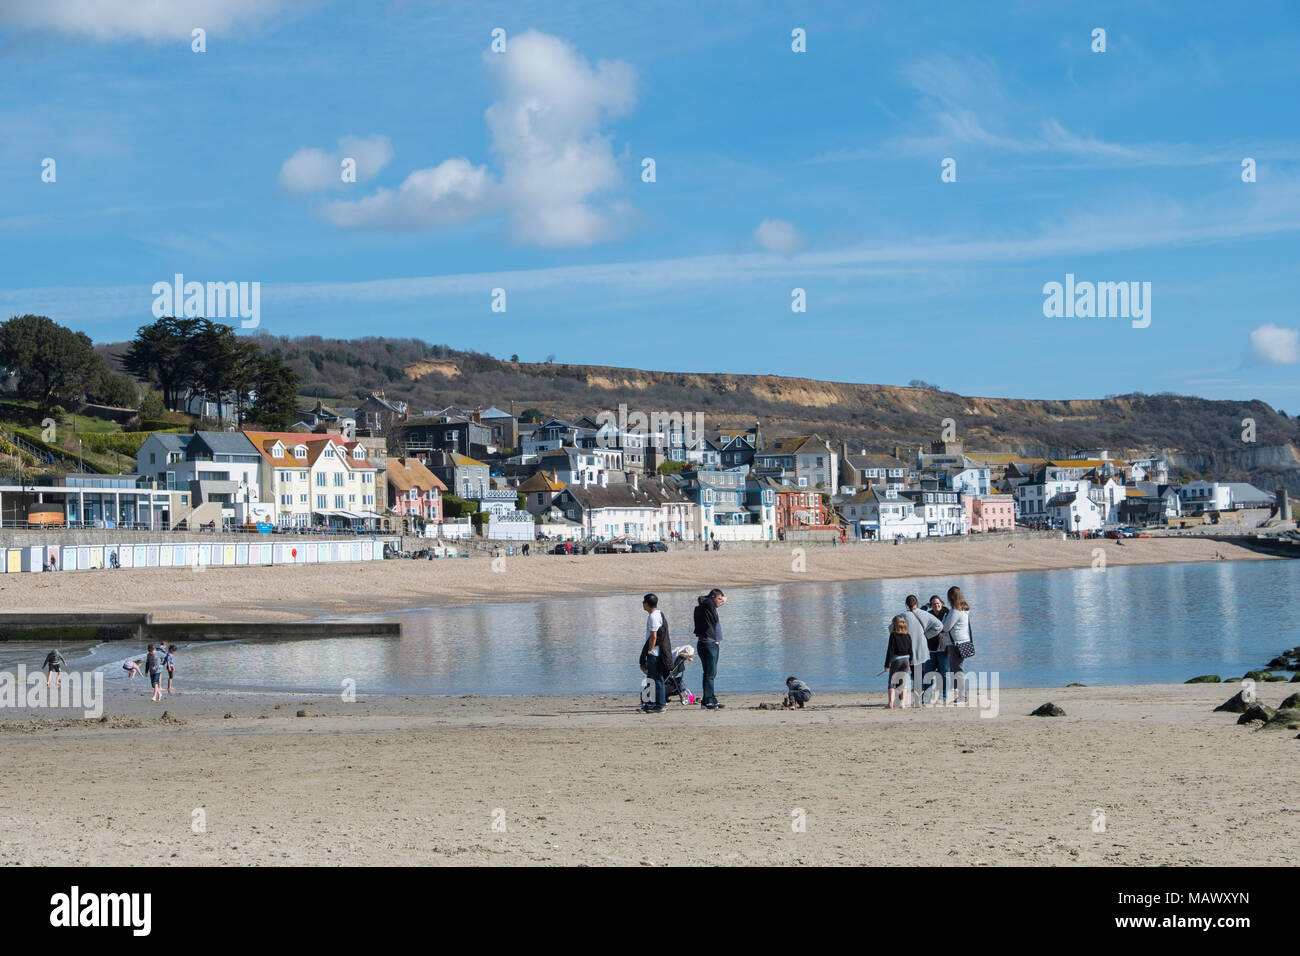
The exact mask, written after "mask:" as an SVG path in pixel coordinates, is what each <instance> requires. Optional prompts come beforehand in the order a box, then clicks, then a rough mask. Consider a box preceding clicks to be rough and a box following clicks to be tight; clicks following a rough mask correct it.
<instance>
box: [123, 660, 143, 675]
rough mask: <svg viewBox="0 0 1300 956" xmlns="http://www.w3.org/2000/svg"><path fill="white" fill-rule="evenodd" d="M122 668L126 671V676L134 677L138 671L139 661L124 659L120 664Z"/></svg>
mask: <svg viewBox="0 0 1300 956" xmlns="http://www.w3.org/2000/svg"><path fill="white" fill-rule="evenodd" d="M122 670H124V671H126V676H127V677H128V678H131V677H134V676H135V675H136V674H138V673H140V661H126V662H125V663H123V664H122Z"/></svg>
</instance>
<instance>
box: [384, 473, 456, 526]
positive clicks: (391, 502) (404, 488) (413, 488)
mask: <svg viewBox="0 0 1300 956" xmlns="http://www.w3.org/2000/svg"><path fill="white" fill-rule="evenodd" d="M385 464H386V465H387V466H388V507H389V509H390V510H391V511H392V512H393V514H394V515H396V516H397V518H398V524H399V526H400V527H401V528H402V530H403V531H418V530H419V529H420V528H421V527H423V526H424V525H426V524H437V523H438V522H440V521H442V493H443V492H444V491H446V490H447V486H446V485H444V484H443V483H442V480H441V479H440V478H439V477H438V476H437V475H435V474H434V473H433V472H431V471H430V470H429V469H428V468H426V467H424V464H423V463H422V462H420V461H419V460H418V459H415V458H389V459H388V460H387V461H386V462H385Z"/></svg>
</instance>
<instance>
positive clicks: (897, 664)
mask: <svg viewBox="0 0 1300 956" xmlns="http://www.w3.org/2000/svg"><path fill="white" fill-rule="evenodd" d="M885 667H887V668H888V669H889V703H887V704H886V705H885V706H886V707H888V708H889V709H890V710H893V709H894V691H895V690H897V691H898V699H899V703H900V705H901V706H903V707H906V706H907V674H908V671H909V670H910V669H911V667H912V635H911V634H910V633H909V632H908V630H907V618H905V617H903V615H901V614H899V615H897V616H896V617H895V618H894V619H893V621H891V622H890V624H889V643H888V644H887V645H886V646H885Z"/></svg>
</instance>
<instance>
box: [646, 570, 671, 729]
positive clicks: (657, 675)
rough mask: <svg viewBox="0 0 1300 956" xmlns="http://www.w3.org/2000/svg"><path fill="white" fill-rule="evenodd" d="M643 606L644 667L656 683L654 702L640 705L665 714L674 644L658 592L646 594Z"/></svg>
mask: <svg viewBox="0 0 1300 956" xmlns="http://www.w3.org/2000/svg"><path fill="white" fill-rule="evenodd" d="M641 609H642V610H643V611H645V612H646V619H645V644H644V645H643V646H642V648H641V670H642V671H643V672H644V673H645V675H646V676H647V677H649V678H650V679H651V680H652V681H654V685H655V702H654V704H653V705H651V704H643V705H642V707H641V709H642V710H644V711H645V712H646V713H648V714H662V713H663V712H664V709H665V707H666V706H667V704H668V698H667V694H666V693H665V688H664V678H665V677H666V676H667V674H668V672H669V671H670V670H672V666H673V645H672V642H671V641H670V640H669V638H668V622H667V621H665V620H664V614H663V611H661V610H659V597H658V595H655V594H647V595H646V596H645V598H644V599H643V600H642V601H641Z"/></svg>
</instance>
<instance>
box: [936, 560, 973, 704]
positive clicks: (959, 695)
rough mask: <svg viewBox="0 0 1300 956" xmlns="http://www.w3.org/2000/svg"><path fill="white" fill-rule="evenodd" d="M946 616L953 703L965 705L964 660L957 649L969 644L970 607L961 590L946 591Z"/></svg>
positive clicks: (944, 631)
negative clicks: (953, 694)
mask: <svg viewBox="0 0 1300 956" xmlns="http://www.w3.org/2000/svg"><path fill="white" fill-rule="evenodd" d="M948 608H949V610H948V615H947V617H945V618H944V619H943V633H944V636H945V637H947V638H948V671H949V676H950V677H951V678H952V683H953V687H954V688H955V689H956V700H955V703H958V704H964V703H966V680H965V678H966V674H965V669H966V658H965V657H963V656H962V653H961V651H959V650H958V649H957V648H958V647H959V646H960V645H962V644H969V643H970V641H971V636H970V605H969V604H967V603H966V598H965V597H963V596H962V593H961V588H959V587H956V586H953V587H950V588H949V589H948Z"/></svg>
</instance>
